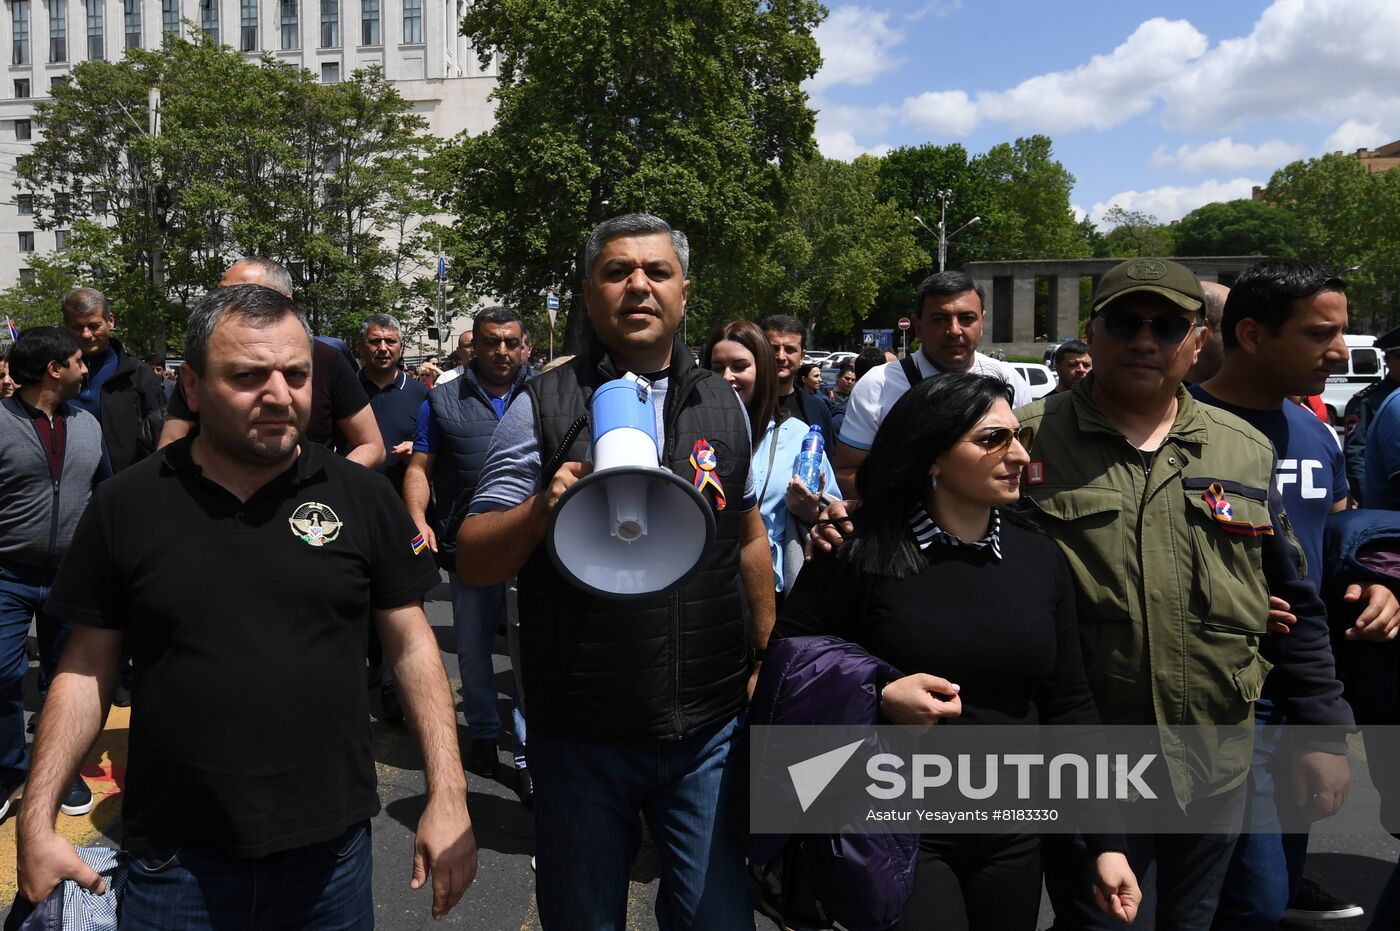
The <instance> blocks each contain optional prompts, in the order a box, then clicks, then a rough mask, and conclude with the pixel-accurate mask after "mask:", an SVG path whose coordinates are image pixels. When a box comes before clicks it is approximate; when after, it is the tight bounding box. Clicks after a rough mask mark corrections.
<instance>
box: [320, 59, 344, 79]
mask: <svg viewBox="0 0 1400 931" xmlns="http://www.w3.org/2000/svg"><path fill="white" fill-rule="evenodd" d="M321 83H322V84H339V83H340V62H338V61H325V62H322V63H321Z"/></svg>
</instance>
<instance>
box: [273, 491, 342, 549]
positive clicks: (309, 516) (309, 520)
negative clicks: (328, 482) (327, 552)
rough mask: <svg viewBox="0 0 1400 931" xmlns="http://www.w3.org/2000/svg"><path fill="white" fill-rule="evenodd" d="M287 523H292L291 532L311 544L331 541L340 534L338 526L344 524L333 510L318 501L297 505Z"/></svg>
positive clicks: (323, 544) (320, 544) (322, 544)
mask: <svg viewBox="0 0 1400 931" xmlns="http://www.w3.org/2000/svg"><path fill="white" fill-rule="evenodd" d="M287 523H289V524H291V525H292V533H294V534H295V535H296V537H297V539H298V540H301V541H303V542H304V543H307V544H310V545H311V546H325V545H326V544H327V543H333V542H334V541H335V538H336V537H338V536H340V528H341V527H343V526H344V525H343V524H342V523H341V522H340V518H339V517H337V516H336V513H335V511H332V510H331V509H330V507H329V506H327V505H324V504H322V503H321V502H319V501H307V502H306V503H305V504H299V505H297V509H296V510H295V511H293V512H292V516H291V517H290V518H289V519H288V520H287Z"/></svg>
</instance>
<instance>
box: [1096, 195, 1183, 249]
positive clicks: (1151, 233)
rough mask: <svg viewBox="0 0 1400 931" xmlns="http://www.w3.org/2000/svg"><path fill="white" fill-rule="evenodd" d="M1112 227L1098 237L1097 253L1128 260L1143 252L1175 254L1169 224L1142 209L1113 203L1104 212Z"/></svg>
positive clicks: (1108, 224) (1107, 221) (1105, 220)
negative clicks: (1158, 220)
mask: <svg viewBox="0 0 1400 931" xmlns="http://www.w3.org/2000/svg"><path fill="white" fill-rule="evenodd" d="M1103 222H1104V225H1105V226H1108V227H1111V229H1109V231H1108V232H1107V233H1105V234H1104V235H1103V236H1102V237H1101V238H1099V239H1098V240H1097V247H1098V248H1097V251H1096V253H1095V254H1096V255H1099V256H1101V257H1104V258H1119V259H1129V258H1134V257H1135V256H1140V255H1175V254H1176V240H1175V236H1174V234H1173V231H1172V228H1171V227H1170V226H1165V225H1163V224H1161V223H1158V222H1157V218H1156V217H1154V216H1153V215H1152V214H1150V213H1144V212H1143V211H1141V210H1127V209H1125V208H1123V207H1120V206H1118V205H1117V204H1114V205H1113V206H1112V207H1109V208H1108V210H1107V211H1105V213H1104V215H1103Z"/></svg>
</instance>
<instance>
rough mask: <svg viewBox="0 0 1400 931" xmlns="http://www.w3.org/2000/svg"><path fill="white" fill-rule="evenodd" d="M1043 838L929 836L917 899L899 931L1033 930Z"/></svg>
mask: <svg viewBox="0 0 1400 931" xmlns="http://www.w3.org/2000/svg"><path fill="white" fill-rule="evenodd" d="M1039 914H1040V837H1039V836H1038V835H1035V834H925V835H923V836H922V837H920V838H919V865H918V868H917V870H916V872H915V874H914V895H913V897H912V898H911V899H910V900H909V905H908V907H907V908H905V909H904V915H903V917H901V918H900V920H899V924H897V925H895V931H1035V924H1036V918H1037V916H1038V915H1039Z"/></svg>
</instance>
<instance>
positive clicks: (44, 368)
mask: <svg viewBox="0 0 1400 931" xmlns="http://www.w3.org/2000/svg"><path fill="white" fill-rule="evenodd" d="M81 348H82V346H81V344H80V343H79V342H78V337H76V336H74V335H73V334H72V333H70V332H68V331H67V330H66V329H64V328H63V327H58V326H36V327H30V328H29V329H27V330H25V331H24V332H23V333H21V334H20V335H19V339H17V340H15V342H14V345H12V346H11V347H10V355H9V357H8V358H7V359H6V360H5V361H6V362H7V363H8V364H9V366H10V379H11V380H12V381H13V382H14V383H15V384H17V385H19V386H20V387H24V386H25V385H37V384H39V383H40V382H42V381H43V380H44V376H45V375H47V374H48V370H49V363H50V362H57V363H58V364H59V365H61V366H62V367H64V368H67V367H68V360H69V359H71V358H73V353H75V352H77V351H78V350H80V349H81Z"/></svg>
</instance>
